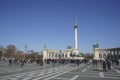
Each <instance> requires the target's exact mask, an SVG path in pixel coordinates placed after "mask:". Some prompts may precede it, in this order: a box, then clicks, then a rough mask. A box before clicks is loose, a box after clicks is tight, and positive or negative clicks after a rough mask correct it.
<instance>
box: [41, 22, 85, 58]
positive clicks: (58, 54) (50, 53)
mask: <svg viewBox="0 0 120 80" xmlns="http://www.w3.org/2000/svg"><path fill="white" fill-rule="evenodd" d="M80 56H81V55H80V54H79V48H78V33H77V20H75V22H74V49H72V48H71V47H70V46H68V48H67V49H66V50H49V49H47V48H46V46H45V47H44V49H43V60H45V59H72V58H73V57H74V59H75V58H76V59H83V57H80Z"/></svg>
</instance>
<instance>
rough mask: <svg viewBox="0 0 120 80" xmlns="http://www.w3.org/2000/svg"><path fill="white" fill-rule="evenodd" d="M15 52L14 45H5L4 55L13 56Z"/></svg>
mask: <svg viewBox="0 0 120 80" xmlns="http://www.w3.org/2000/svg"><path fill="white" fill-rule="evenodd" d="M15 52H16V46H15V45H11V44H10V45H8V46H7V49H6V52H5V56H6V57H15Z"/></svg>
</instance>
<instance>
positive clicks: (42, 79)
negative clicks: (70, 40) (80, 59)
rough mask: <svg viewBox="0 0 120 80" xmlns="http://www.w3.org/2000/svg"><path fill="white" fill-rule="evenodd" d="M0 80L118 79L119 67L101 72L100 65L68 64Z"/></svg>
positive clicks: (4, 77)
mask: <svg viewBox="0 0 120 80" xmlns="http://www.w3.org/2000/svg"><path fill="white" fill-rule="evenodd" d="M0 80H120V68H119V67H116V66H113V67H112V71H107V72H103V70H102V66H101V65H98V66H93V65H87V64H80V66H79V67H78V66H71V65H70V64H68V65H61V66H56V67H49V68H42V69H36V70H32V71H26V72H21V73H19V72H18V73H16V74H11V75H4V76H1V77H0Z"/></svg>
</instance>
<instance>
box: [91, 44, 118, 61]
mask: <svg viewBox="0 0 120 80" xmlns="http://www.w3.org/2000/svg"><path fill="white" fill-rule="evenodd" d="M93 57H94V59H96V60H105V59H108V60H118V59H120V47H118V48H106V49H100V48H99V45H98V44H95V45H93Z"/></svg>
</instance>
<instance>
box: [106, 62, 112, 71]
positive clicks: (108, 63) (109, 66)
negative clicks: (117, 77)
mask: <svg viewBox="0 0 120 80" xmlns="http://www.w3.org/2000/svg"><path fill="white" fill-rule="evenodd" d="M107 67H108V70H109V71H111V63H110V61H107Z"/></svg>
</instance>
